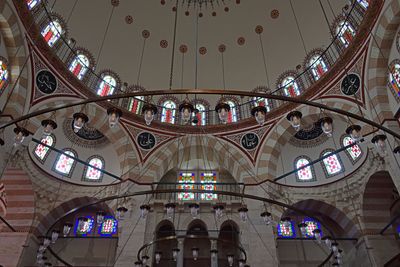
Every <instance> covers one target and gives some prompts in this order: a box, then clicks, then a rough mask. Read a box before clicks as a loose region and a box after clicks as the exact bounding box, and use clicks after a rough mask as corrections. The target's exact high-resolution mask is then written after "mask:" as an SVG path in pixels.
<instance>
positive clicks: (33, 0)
mask: <svg viewBox="0 0 400 267" xmlns="http://www.w3.org/2000/svg"><path fill="white" fill-rule="evenodd" d="M38 3H40V0H26V4H27V5H28V9H29V10H31V9H32V8H34V7H35V6H36V5H37V4H38Z"/></svg>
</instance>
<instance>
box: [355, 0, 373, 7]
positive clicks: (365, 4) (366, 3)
mask: <svg viewBox="0 0 400 267" xmlns="http://www.w3.org/2000/svg"><path fill="white" fill-rule="evenodd" d="M369 1H370V0H357V2H358V3H359V4H360V6H362V7H363V8H364V9H367V8H368V7H369Z"/></svg>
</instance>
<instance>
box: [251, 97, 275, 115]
mask: <svg viewBox="0 0 400 267" xmlns="http://www.w3.org/2000/svg"><path fill="white" fill-rule="evenodd" d="M253 102H254V103H255V106H256V107H265V108H266V109H267V112H269V111H270V110H271V105H270V104H269V101H268V99H267V98H263V97H253Z"/></svg>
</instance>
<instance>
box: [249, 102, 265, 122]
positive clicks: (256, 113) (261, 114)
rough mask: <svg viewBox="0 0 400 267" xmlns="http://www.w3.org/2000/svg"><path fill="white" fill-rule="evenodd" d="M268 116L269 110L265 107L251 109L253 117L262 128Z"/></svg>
mask: <svg viewBox="0 0 400 267" xmlns="http://www.w3.org/2000/svg"><path fill="white" fill-rule="evenodd" d="M266 114H267V108H266V107H264V106H257V107H253V108H252V109H251V115H252V116H253V117H254V118H255V119H256V121H257V123H258V124H260V126H263V125H264V123H265V117H266Z"/></svg>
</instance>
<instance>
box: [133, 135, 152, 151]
mask: <svg viewBox="0 0 400 267" xmlns="http://www.w3.org/2000/svg"><path fill="white" fill-rule="evenodd" d="M137 142H138V144H139V146H140V147H141V148H142V149H146V150H148V149H152V148H153V147H154V146H155V145H156V138H155V137H154V135H152V134H151V133H149V132H143V133H140V134H139V135H138V137H137Z"/></svg>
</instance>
